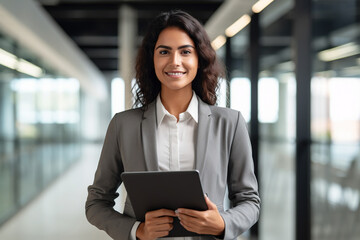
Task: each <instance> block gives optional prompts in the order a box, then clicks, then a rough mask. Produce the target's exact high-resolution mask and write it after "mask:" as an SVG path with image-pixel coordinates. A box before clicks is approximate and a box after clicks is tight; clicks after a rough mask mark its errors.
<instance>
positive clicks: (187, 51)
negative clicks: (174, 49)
mask: <svg viewBox="0 0 360 240" xmlns="http://www.w3.org/2000/svg"><path fill="white" fill-rule="evenodd" d="M182 53H183V54H185V55H187V54H190V53H191V51H190V50H183V51H182Z"/></svg>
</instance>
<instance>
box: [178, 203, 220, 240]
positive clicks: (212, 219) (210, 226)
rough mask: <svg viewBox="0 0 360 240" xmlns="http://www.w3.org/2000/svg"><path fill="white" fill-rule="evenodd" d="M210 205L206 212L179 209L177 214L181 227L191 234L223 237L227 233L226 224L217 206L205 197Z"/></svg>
mask: <svg viewBox="0 0 360 240" xmlns="http://www.w3.org/2000/svg"><path fill="white" fill-rule="evenodd" d="M205 201H206V203H207V205H208V210H206V211H196V210H191V209H184V208H179V209H178V210H177V211H176V213H177V216H178V218H179V220H180V223H181V225H182V226H183V227H184V228H185V229H186V230H188V231H190V232H195V233H198V234H210V235H214V236H219V235H222V234H223V233H224V231H225V223H224V220H223V218H222V217H221V215H220V213H219V211H218V209H217V207H216V205H215V204H214V203H213V202H211V201H210V199H209V198H208V197H206V196H205Z"/></svg>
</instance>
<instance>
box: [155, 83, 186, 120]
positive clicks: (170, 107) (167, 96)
mask: <svg viewBox="0 0 360 240" xmlns="http://www.w3.org/2000/svg"><path fill="white" fill-rule="evenodd" d="M192 94H193V92H192V89H190V91H168V90H167V91H163V90H161V94H160V97H161V102H162V104H163V105H164V107H165V109H166V110H167V111H168V112H169V113H170V114H171V115H174V116H175V117H176V118H177V120H178V121H179V115H180V113H182V112H185V111H186V109H187V108H188V106H189V104H190V101H191V98H192Z"/></svg>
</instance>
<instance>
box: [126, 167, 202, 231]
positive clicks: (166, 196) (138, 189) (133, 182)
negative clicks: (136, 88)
mask: <svg viewBox="0 0 360 240" xmlns="http://www.w3.org/2000/svg"><path fill="white" fill-rule="evenodd" d="M121 178H122V180H123V182H124V185H125V188H126V191H127V193H128V197H129V199H130V202H131V205H132V207H133V209H134V212H135V216H136V218H137V220H138V221H142V222H143V221H144V220H145V213H146V212H148V211H153V210H158V209H162V208H165V209H170V210H176V209H178V208H189V209H194V210H200V211H204V210H207V209H208V208H207V204H206V202H205V198H204V193H203V190H202V187H201V182H200V178H199V172H198V171H197V170H192V171H167V172H124V173H122V174H121ZM197 235H198V234H196V233H193V232H189V231H187V230H186V229H185V228H183V227H182V226H181V225H180V223H179V220H178V218H176V217H175V218H174V228H173V229H172V230H171V231H170V233H169V235H168V236H167V237H181V236H197Z"/></svg>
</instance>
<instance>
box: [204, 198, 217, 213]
mask: <svg viewBox="0 0 360 240" xmlns="http://www.w3.org/2000/svg"><path fill="white" fill-rule="evenodd" d="M205 202H206V204H207V206H208V209H209V210H217V207H216V205H215V203H213V202H212V201H210V199H209V198H208V196H206V195H205Z"/></svg>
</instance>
